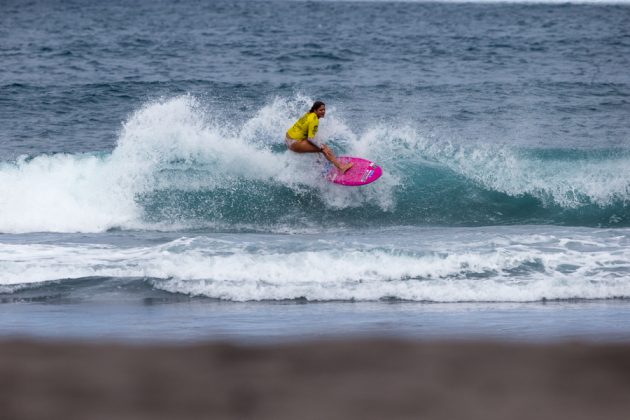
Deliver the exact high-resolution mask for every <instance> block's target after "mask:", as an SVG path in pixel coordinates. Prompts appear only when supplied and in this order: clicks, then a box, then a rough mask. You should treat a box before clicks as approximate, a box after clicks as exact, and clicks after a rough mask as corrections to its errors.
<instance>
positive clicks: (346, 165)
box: [322, 145, 354, 174]
mask: <svg viewBox="0 0 630 420" xmlns="http://www.w3.org/2000/svg"><path fill="white" fill-rule="evenodd" d="M322 153H323V154H324V156H326V159H328V161H329V162H330V163H332V164H333V165H335V166H336V167H337V168H338V169H339V170H340V171H341V173H344V174H345V173H346V172H347V171H348V169H350V168H352V166H353V165H354V164H353V163H352V162H348V163H341V162H339V160H338V159H337V157H336V156H335V154H334V153H333V152H332V150H330V147H328V146H326V145H323V146H322Z"/></svg>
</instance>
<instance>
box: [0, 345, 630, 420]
mask: <svg viewBox="0 0 630 420" xmlns="http://www.w3.org/2000/svg"><path fill="white" fill-rule="evenodd" d="M0 418H2V419H66V420H69V419H116V420H123V419H222V418H236V419H250V418H251V419H391V418H394V419H420V418H421V419H450V420H452V419H484V420H488V419H572V420H576V419H628V418H630V344H599V345H597V344H578V343H561V344H545V345H542V344H517V343H495V342H413V341H399V340H381V339H372V340H345V341H342V340H330V341H317V342H313V341H310V342H300V343H289V344H274V345H256V346H251V345H234V344H220V343H208V344H190V345H182V346H176V345H145V344H142V345H123V344H93V343H77V342H41V341H29V340H4V341H3V342H0Z"/></svg>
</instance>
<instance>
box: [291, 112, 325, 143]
mask: <svg viewBox="0 0 630 420" xmlns="http://www.w3.org/2000/svg"><path fill="white" fill-rule="evenodd" d="M318 127H319V118H317V115H316V114H315V113H314V112H307V113H306V114H304V115H302V117H301V118H300V119H299V120H297V122H296V123H295V124H293V127H291V128H289V131H287V136H289V137H291V138H292V139H293V140H297V141H302V140H306V139H312V138H315V135H316V134H317V128H318Z"/></svg>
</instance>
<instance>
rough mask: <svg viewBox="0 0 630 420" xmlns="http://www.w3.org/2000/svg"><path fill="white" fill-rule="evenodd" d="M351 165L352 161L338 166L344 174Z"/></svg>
mask: <svg viewBox="0 0 630 420" xmlns="http://www.w3.org/2000/svg"><path fill="white" fill-rule="evenodd" d="M353 165H354V163H352V162H349V163H345V164H343V165H341V166H340V167H339V170H340V171H341V173H342V174H345V173H346V172H348V169H350V168H352V166H353Z"/></svg>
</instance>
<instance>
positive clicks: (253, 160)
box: [0, 96, 630, 233]
mask: <svg viewBox="0 0 630 420" xmlns="http://www.w3.org/2000/svg"><path fill="white" fill-rule="evenodd" d="M309 102H310V99H309V98H305V97H302V96H296V97H295V98H291V99H283V98H276V99H275V100H273V101H272V102H271V103H270V104H268V105H265V106H263V107H262V108H261V109H260V110H259V111H258V112H257V113H256V114H254V115H253V116H252V117H251V118H250V119H249V120H247V121H245V122H244V123H243V124H240V125H236V124H234V122H233V121H232V120H231V119H230V117H229V116H224V115H220V113H219V112H217V111H216V110H209V109H208V108H207V107H205V106H204V105H203V104H202V103H201V102H200V101H199V100H197V99H195V98H194V97H192V96H180V97H175V98H170V99H163V100H160V101H156V102H150V103H147V104H146V105H145V106H144V107H142V108H141V109H139V110H137V111H136V112H135V113H134V114H133V115H131V116H130V117H129V119H128V120H127V121H126V122H125V124H124V125H123V127H122V130H121V133H120V135H119V138H118V142H117V145H116V147H115V149H114V150H113V151H111V153H107V152H94V153H91V154H77V155H71V154H58V155H40V156H35V157H30V158H29V157H22V158H20V159H18V160H17V161H15V162H4V163H0V232H2V233H27V232H104V231H107V230H110V229H125V230H128V229H142V230H155V229H157V230H178V229H210V230H228V231H238V230H255V231H275V232H278V231H287V230H294V229H304V228H312V229H320V230H322V229H327V228H332V229H336V228H344V227H360V228H365V227H374V226H401V225H410V226H427V225H447V226H462V225H468V226H478V225H506V224H560V225H577V226H615V227H625V226H630V181H629V180H630V153H629V152H628V151H627V150H623V149H620V150H607V151H597V150H593V151H584V152H580V151H575V150H568V149H567V150H519V149H516V148H511V147H507V146H496V145H487V144H463V145H461V144H456V143H454V142H453V141H451V140H449V139H441V138H434V137H432V136H431V135H429V133H426V132H425V131H424V130H422V129H421V128H418V127H413V126H411V125H405V124H391V123H388V122H384V123H375V125H374V126H372V127H368V128H366V129H365V131H364V132H362V133H355V132H354V131H353V130H352V129H351V128H350V127H349V126H348V125H347V124H346V123H345V122H344V121H343V119H341V118H340V117H338V116H336V115H335V112H334V111H335V110H334V108H331V110H330V115H329V116H327V117H326V119H325V120H324V122H323V123H322V127H321V129H320V135H321V136H322V138H325V139H327V141H329V142H330V143H331V145H332V146H333V147H334V148H335V150H337V151H338V152H339V154H347V155H353V156H362V157H365V158H368V159H371V160H374V161H376V162H377V163H378V164H379V165H380V166H381V167H382V168H383V170H384V175H383V176H382V177H381V178H380V179H379V180H378V182H376V183H374V184H370V185H369V186H365V187H360V188H345V187H340V186H338V185H332V184H330V183H327V182H326V181H325V180H324V177H323V176H322V172H323V165H324V162H323V161H322V160H321V159H319V160H318V159H317V157H315V156H310V155H309V156H304V155H298V154H294V153H290V152H288V151H287V150H286V148H285V147H284V145H283V143H282V135H283V133H284V131H283V130H284V129H285V128H286V127H288V126H290V124H291V122H292V121H293V118H297V117H298V116H299V115H300V112H303V109H304V108H307V106H308V103H309Z"/></svg>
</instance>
